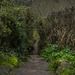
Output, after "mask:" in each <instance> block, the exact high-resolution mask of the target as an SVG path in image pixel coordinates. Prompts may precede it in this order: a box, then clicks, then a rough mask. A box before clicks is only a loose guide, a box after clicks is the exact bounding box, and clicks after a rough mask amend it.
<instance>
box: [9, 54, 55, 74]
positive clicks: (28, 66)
mask: <svg viewBox="0 0 75 75" xmlns="http://www.w3.org/2000/svg"><path fill="white" fill-rule="evenodd" d="M48 66H49V65H48V63H47V62H46V61H45V60H44V59H43V58H39V57H38V55H31V59H30V60H29V61H28V62H26V63H24V64H23V65H22V67H21V68H19V69H16V70H15V71H13V72H12V73H11V74H10V75H54V73H53V72H52V71H46V69H47V68H48Z"/></svg>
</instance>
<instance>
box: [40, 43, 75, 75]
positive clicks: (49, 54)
mask: <svg viewBox="0 0 75 75" xmlns="http://www.w3.org/2000/svg"><path fill="white" fill-rule="evenodd" d="M41 57H43V58H45V60H46V61H48V62H50V66H49V68H48V69H47V70H48V71H49V70H53V71H55V73H56V74H57V75H67V74H68V75H75V53H74V52H72V51H71V50H70V49H69V48H63V49H61V47H60V46H58V45H56V44H51V45H47V46H45V47H44V49H43V50H42V53H41Z"/></svg>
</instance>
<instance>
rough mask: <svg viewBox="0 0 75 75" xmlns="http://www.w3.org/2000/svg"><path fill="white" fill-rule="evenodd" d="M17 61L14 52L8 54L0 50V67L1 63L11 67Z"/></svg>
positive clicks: (15, 64)
mask: <svg viewBox="0 0 75 75" xmlns="http://www.w3.org/2000/svg"><path fill="white" fill-rule="evenodd" d="M18 63H19V61H18V58H17V57H16V56H15V54H13V55H11V56H10V55H9V54H7V53H6V54H4V53H2V52H0V67H1V66H3V65H10V66H11V67H15V66H17V65H18Z"/></svg>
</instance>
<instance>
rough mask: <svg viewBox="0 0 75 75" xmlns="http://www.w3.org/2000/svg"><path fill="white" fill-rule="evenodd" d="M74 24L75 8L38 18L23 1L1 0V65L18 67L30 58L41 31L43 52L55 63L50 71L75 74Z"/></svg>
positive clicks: (40, 38) (41, 48)
mask: <svg viewBox="0 0 75 75" xmlns="http://www.w3.org/2000/svg"><path fill="white" fill-rule="evenodd" d="M74 24H75V8H74V7H71V8H69V9H65V10H62V11H59V12H56V11H55V12H52V13H51V14H49V15H48V16H47V17H41V16H40V17H36V16H35V13H34V12H32V10H31V8H30V7H27V6H25V5H24V4H23V3H22V2H21V3H20V2H17V1H12V0H1V1H0V67H2V66H4V65H9V66H10V67H12V68H14V67H17V66H18V65H20V63H21V62H22V61H26V60H28V58H29V55H30V54H32V51H33V45H34V43H35V41H36V37H37V34H39V54H40V55H41V56H42V57H44V58H45V59H46V61H50V62H51V63H50V67H49V69H48V70H54V71H55V72H56V74H58V75H67V74H69V75H74V74H75V69H74V67H75V53H74V52H75V25H74ZM62 64H63V65H66V64H67V65H68V67H67V66H65V67H63V66H62ZM60 70H61V72H60ZM59 72H60V73H59Z"/></svg>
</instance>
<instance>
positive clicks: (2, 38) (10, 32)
mask: <svg viewBox="0 0 75 75" xmlns="http://www.w3.org/2000/svg"><path fill="white" fill-rule="evenodd" d="M0 6H1V7H0V62H1V63H0V64H1V66H2V65H3V64H7V62H9V64H11V62H10V61H12V63H13V62H14V63H16V61H17V62H18V61H19V60H24V61H25V60H27V59H28V55H29V52H30V50H31V48H32V46H33V42H34V41H33V37H32V36H33V34H32V32H33V21H34V18H33V13H32V12H31V10H30V8H28V7H24V6H22V5H21V6H19V5H16V4H15V3H14V2H10V1H6V0H4V1H2V2H1V5H0ZM29 36H31V37H29ZM1 53H2V54H1ZM5 56H6V57H5ZM11 58H12V59H11ZM5 59H6V60H5ZM8 59H10V60H8ZM13 60H14V61H13ZM16 64H17V63H16Z"/></svg>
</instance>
